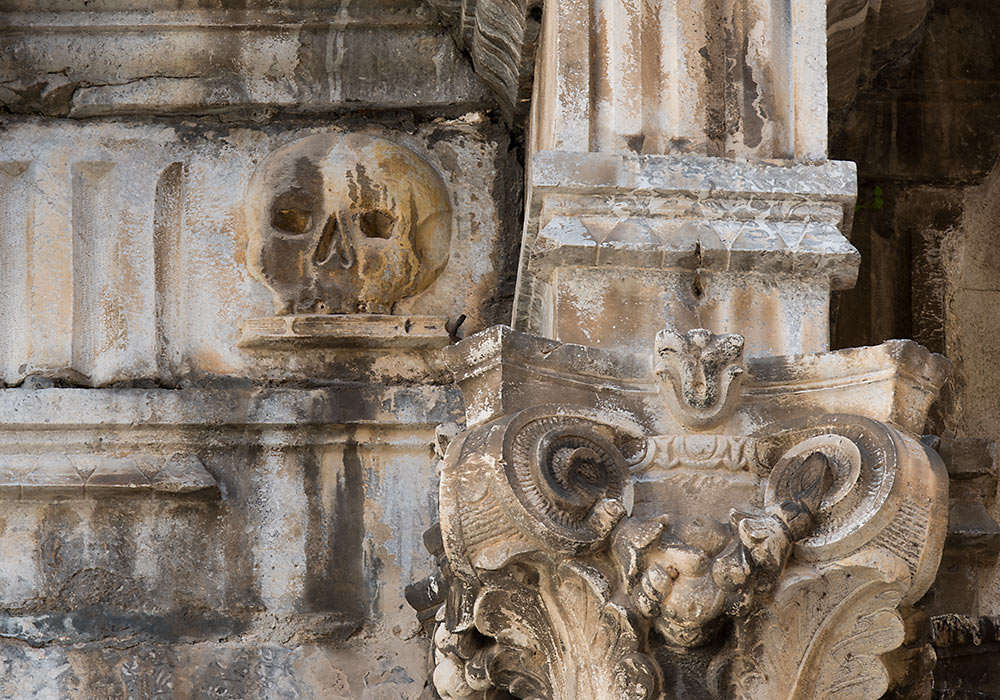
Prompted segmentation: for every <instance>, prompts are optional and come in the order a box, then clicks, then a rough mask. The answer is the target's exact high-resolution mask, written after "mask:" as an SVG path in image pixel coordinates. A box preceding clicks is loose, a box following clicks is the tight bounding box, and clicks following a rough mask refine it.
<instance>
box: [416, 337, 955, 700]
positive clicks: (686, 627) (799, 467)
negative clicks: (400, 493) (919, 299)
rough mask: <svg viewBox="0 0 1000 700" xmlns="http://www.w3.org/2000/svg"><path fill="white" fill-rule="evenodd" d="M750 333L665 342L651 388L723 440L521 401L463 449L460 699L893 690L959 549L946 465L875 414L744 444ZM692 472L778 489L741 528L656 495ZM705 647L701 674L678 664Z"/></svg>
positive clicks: (442, 650) (444, 529) (864, 695)
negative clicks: (686, 674)
mask: <svg viewBox="0 0 1000 700" xmlns="http://www.w3.org/2000/svg"><path fill="white" fill-rule="evenodd" d="M741 341H742V339H741V338H740V337H739V336H733V335H727V336H716V335H713V334H711V333H709V332H708V331H705V330H702V329H698V330H695V331H691V332H688V333H687V334H685V335H681V334H679V333H677V332H676V331H673V330H671V329H668V330H667V331H665V332H663V333H661V334H660V335H658V336H657V339H656V346H655V355H654V357H655V358H656V362H655V363H653V364H654V365H655V367H654V369H655V372H656V378H654V379H652V381H653V382H654V383H655V382H657V381H660V382H661V383H663V384H664V385H666V386H667V388H669V389H670V390H671V391H670V393H669V394H668V395H669V396H671V397H673V399H674V403H673V404H669V405H671V408H672V410H673V411H675V412H676V416H675V417H676V418H677V420H678V421H680V422H681V423H682V424H684V425H691V426H692V428H690V429H691V430H704V429H705V427H704V426H706V425H714V426H716V428H715V429H717V430H720V431H724V432H723V433H722V434H718V435H706V434H703V433H702V434H697V433H696V434H690V433H688V434H682V435H657V434H656V433H655V432H652V431H650V430H649V428H648V427H643V425H642V424H641V423H637V422H635V421H633V420H631V419H630V418H629V417H628V416H627V415H626V414H625V413H622V412H621V411H620V407H619V410H613V409H611V408H609V407H603V408H595V407H589V406H583V405H565V404H541V405H536V406H530V405H529V406H528V407H525V408H517V406H518V405H519V404H520V405H524V403H525V401H524V399H523V398H521V399H517V398H514V397H512V398H511V403H510V404H508V406H509V407H510V408H511V409H513V410H512V411H511V412H508V413H506V414H505V415H501V416H500V417H495V418H492V419H490V420H487V421H485V422H482V423H480V424H475V425H472V426H471V427H470V428H469V429H468V430H466V431H464V432H460V433H459V434H458V435H456V436H455V437H454V438H453V439H451V441H450V444H449V445H448V449H447V453H446V454H445V456H444V459H443V461H442V464H441V468H440V474H441V485H440V498H439V508H440V510H439V516H440V530H441V547H440V551H439V562H440V564H441V568H442V571H441V576H440V577H439V578H436V579H434V581H435V583H434V586H435V587H437V589H439V595H437V597H436V598H435V600H436V603H434V604H440V607H439V609H438V610H437V614H436V617H435V618H434V619H435V622H434V625H435V627H434V664H435V669H434V673H433V679H434V684H435V687H436V689H437V691H438V693H439V694H440V695H441V697H443V698H453V699H458V698H462V699H467V698H500V697H507V696H513V697H516V698H546V699H549V698H551V699H559V700H570V699H571V698H583V697H586V698H594V699H597V700H603V699H606V700H612V699H613V698H614V699H618V698H634V699H636V700H639V699H643V700H666V699H667V698H672V697H685V698H686V697H691V698H710V697H711V698H720V699H721V698H746V699H747V700H749V699H750V698H754V699H756V700H760V699H762V698H797V699H802V700H805V699H807V698H809V699H812V698H837V699H838V700H839V699H840V698H857V699H858V700H862V699H866V700H867V699H871V700H874V699H875V698H878V697H880V696H881V695H882V694H883V693H885V691H886V689H887V688H888V686H889V677H890V676H889V673H888V672H887V669H886V666H885V661H884V659H883V655H884V654H887V653H888V652H891V651H893V650H895V649H897V648H899V647H900V646H901V645H902V643H903V641H904V633H903V631H904V625H903V619H904V616H905V614H906V611H907V610H908V609H909V608H908V606H910V605H912V604H913V603H914V602H915V601H916V600H917V599H919V598H920V597H921V596H922V595H923V593H924V592H926V590H927V588H928V587H929V586H930V583H931V581H932V580H933V576H934V573H935V571H936V568H937V563H938V558H939V557H940V552H941V546H942V537H943V535H942V533H943V532H944V528H943V527H942V523H943V521H944V518H945V517H946V516H945V514H944V510H943V508H944V507H945V504H946V502H947V498H946V495H945V493H946V492H945V490H946V482H945V480H944V478H943V474H942V468H941V465H940V460H939V458H938V457H937V456H936V455H935V454H934V453H933V452H932V451H931V450H930V449H929V448H928V447H926V446H925V445H924V444H923V443H922V442H920V441H919V440H917V439H916V438H915V437H913V436H911V435H908V434H906V433H904V432H902V431H901V430H899V429H898V428H896V427H893V426H891V425H887V424H885V423H880V422H878V421H875V420H872V419H870V418H866V417H863V416H858V415H849V414H828V413H827V414H824V413H816V412H811V411H809V410H808V409H805V410H803V411H801V415H800V416H799V417H795V418H789V419H787V420H778V421H773V420H772V421H769V422H766V423H765V424H764V425H763V426H762V427H759V428H757V429H756V430H755V431H753V432H750V433H743V434H740V433H739V432H738V430H736V429H735V426H737V425H739V422H738V421H739V415H740V411H742V410H745V409H746V406H744V405H743V401H744V399H743V395H742V393H741V392H740V390H739V383H740V381H741V380H742V378H743V375H744V370H743V369H742V367H741V366H740V364H739V363H740V362H741V359H740V355H741V350H742V342H741ZM468 342H472V341H471V339H470V341H468ZM594 357H595V358H596V357H598V355H595V356H594ZM580 359H581V361H582V360H584V359H585V355H584V356H581V358H580ZM790 371H794V368H791V369H790ZM664 376H666V378H667V381H668V382H670V383H669V384H666V382H663V379H664ZM505 386H510V387H511V389H512V390H513V389H515V388H516V386H517V384H516V382H514V383H511V384H509V385H505ZM661 395H662V393H661ZM470 397H471V400H472V401H473V402H475V401H476V400H478V399H477V398H476V397H475V395H470ZM621 400H622V401H625V400H626V399H625V398H624V397H622V399H621ZM620 406H621V405H620ZM720 407H721V408H720ZM723 408H724V409H725V410H723ZM661 410H662V409H661ZM688 443H690V445H689V444H688ZM684 474H699V475H705V474H707V475H710V476H713V478H717V479H721V480H722V481H720V482H719V483H722V484H725V483H726V482H727V481H730V482H740V481H743V482H745V481H746V479H748V478H750V479H759V481H758V484H759V494H760V498H759V500H758V501H756V502H748V501H738V500H734V501H733V502H731V503H730V507H729V514H728V517H724V518H720V517H716V516H714V515H713V514H710V513H707V512H706V513H704V514H700V513H699V509H698V508H697V507H695V508H691V509H689V510H688V511H687V512H686V513H682V512H679V511H678V512H674V511H673V510H671V509H669V508H665V507H663V506H661V505H658V503H659V497H658V496H657V495H656V494H657V493H658V492H657V491H655V490H650V489H651V488H654V487H653V486H652V484H654V482H656V483H658V484H659V486H656V487H655V488H666V489H669V490H684V489H687V488H690V487H689V486H687V485H686V484H688V483H692V482H689V481H685V480H684V479H685V478H686V477H684V476H683V475H684ZM657 480H659V481H657ZM732 493H737V492H735V491H734V492H732ZM687 498H689V499H692V500H694V501H699V502H700V501H704V502H705V503H706V504H710V503H712V502H713V499H714V496H712V495H710V494H705V493H698V492H696V491H691V492H689V494H688V495H687ZM667 501H668V502H676V501H670V499H667ZM692 654H694V655H693V656H692ZM692 658H700V659H703V661H700V662H697V663H700V664H701V666H700V667H698V668H699V670H697V671H696V672H695V673H694V674H693V675H694V676H696V677H697V681H696V682H695V683H693V684H692V683H688V684H687V685H685V684H684V683H682V682H680V681H678V680H677V678H675V677H673V675H672V674H674V672H675V669H674V668H672V667H671V664H672V663H674V662H675V661H676V662H678V663H695V662H692V661H690V659H692ZM684 659H688V661H684ZM665 661H669V663H666V664H665Z"/></svg>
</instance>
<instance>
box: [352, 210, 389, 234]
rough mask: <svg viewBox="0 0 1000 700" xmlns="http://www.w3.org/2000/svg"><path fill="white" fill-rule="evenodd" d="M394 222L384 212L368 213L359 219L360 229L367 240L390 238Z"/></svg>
mask: <svg viewBox="0 0 1000 700" xmlns="http://www.w3.org/2000/svg"><path fill="white" fill-rule="evenodd" d="M393 223H394V220H393V218H392V217H391V216H389V214H387V213H385V212H384V211H366V212H365V213H364V214H362V215H361V216H360V217H359V218H358V227H359V228H360V229H361V233H363V234H364V236H365V238H389V237H391V236H392V224H393Z"/></svg>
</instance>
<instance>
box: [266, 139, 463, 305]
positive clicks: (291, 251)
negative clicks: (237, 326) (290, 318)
mask: <svg viewBox="0 0 1000 700" xmlns="http://www.w3.org/2000/svg"><path fill="white" fill-rule="evenodd" d="M451 219H452V209H451V203H450V201H449V198H448V192H447V189H446V187H445V184H444V182H443V181H442V179H441V176H440V175H438V173H437V172H436V171H435V170H434V169H433V168H432V167H431V166H430V164H429V163H427V161H425V160H424V159H423V158H421V157H420V156H418V155H417V154H416V153H414V152H413V151H411V150H410V149H408V148H404V147H402V146H399V145H397V144H395V143H392V142H390V141H386V140H385V139H381V138H376V137H374V136H369V135H367V134H343V133H327V134H317V135H315V136H308V137H306V138H303V139H299V140H298V141H295V142H293V143H290V144H288V145H286V146H283V147H281V148H279V149H278V150H276V151H274V152H273V153H271V154H270V155H269V156H268V157H267V158H266V159H265V160H264V161H263V162H262V163H261V164H260V166H259V167H258V169H257V170H256V172H255V173H254V176H253V179H252V181H251V185H250V188H249V191H248V195H247V220H248V226H249V246H248V255H247V261H248V264H249V267H250V271H251V273H252V274H253V275H254V277H256V278H257V279H258V280H260V281H261V282H262V283H263V284H265V285H266V286H267V287H269V288H270V289H271V291H272V292H273V293H274V296H275V305H276V310H277V312H278V313H279V314H301V313H355V312H366V313H391V312H392V307H393V304H395V303H396V302H397V301H399V300H400V299H403V298H405V297H408V296H412V295H414V294H417V293H419V292H421V291H423V290H424V289H426V288H427V287H428V286H430V284H431V282H433V281H434V280H435V279H436V278H437V276H438V275H439V274H440V272H441V270H442V268H444V266H445V263H447V262H448V249H449V245H450V242H451Z"/></svg>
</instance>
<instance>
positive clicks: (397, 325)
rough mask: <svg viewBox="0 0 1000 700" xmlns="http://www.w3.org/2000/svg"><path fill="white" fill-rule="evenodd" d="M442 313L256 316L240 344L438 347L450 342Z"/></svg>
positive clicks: (270, 347)
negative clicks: (420, 314)
mask: <svg viewBox="0 0 1000 700" xmlns="http://www.w3.org/2000/svg"><path fill="white" fill-rule="evenodd" d="M447 322H448V319H446V318H444V317H442V316H389V315H382V314H378V315H370V314H351V315H345V316H339V315H338V316H330V315H319V314H298V315H289V316H269V317H267V318H254V319H250V320H248V321H246V322H244V323H243V325H242V327H241V328H240V336H239V340H238V341H237V342H238V345H239V347H241V348H254V349H260V350H292V351H294V350H301V349H304V348H376V349H385V348H413V349H428V350H433V349H438V348H442V347H444V346H446V345H448V344H449V343H450V342H451V336H450V334H449V333H448V330H447V328H446V326H447Z"/></svg>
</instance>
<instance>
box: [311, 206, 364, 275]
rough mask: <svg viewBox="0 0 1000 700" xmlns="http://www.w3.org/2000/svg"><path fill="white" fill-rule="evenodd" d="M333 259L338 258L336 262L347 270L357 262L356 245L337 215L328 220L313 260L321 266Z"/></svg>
mask: <svg viewBox="0 0 1000 700" xmlns="http://www.w3.org/2000/svg"><path fill="white" fill-rule="evenodd" d="M331 258H336V262H337V263H338V264H339V265H340V266H341V267H342V268H344V269H345V270H347V269H349V268H351V267H352V266H353V265H354V262H355V254H354V245H353V244H352V243H351V240H350V236H349V235H347V231H346V230H345V228H344V226H343V224H342V222H340V221H338V217H337V215H336V214H334V215H333V216H331V217H330V218H329V219H327V222H326V226H324V227H323V233H322V234H320V237H319V243H318V244H317V245H316V252H315V253H314V254H313V259H314V260H315V261H316V263H317V264H319V265H326V264H327V263H328V262H330V259H331Z"/></svg>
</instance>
